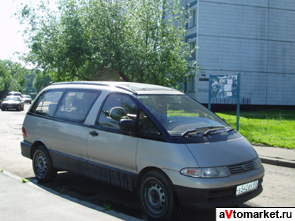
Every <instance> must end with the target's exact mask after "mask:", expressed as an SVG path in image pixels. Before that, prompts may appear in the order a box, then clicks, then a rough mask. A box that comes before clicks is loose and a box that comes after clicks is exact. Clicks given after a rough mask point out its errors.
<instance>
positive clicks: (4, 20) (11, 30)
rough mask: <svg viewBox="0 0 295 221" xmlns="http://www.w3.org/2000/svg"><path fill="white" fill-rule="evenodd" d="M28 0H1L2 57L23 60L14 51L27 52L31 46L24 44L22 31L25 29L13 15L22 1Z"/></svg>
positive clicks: (2, 58)
mask: <svg viewBox="0 0 295 221" xmlns="http://www.w3.org/2000/svg"><path fill="white" fill-rule="evenodd" d="M27 2H29V1H27V0H0V30H1V34H0V59H1V60H5V59H10V60H12V61H14V62H19V63H21V61H20V60H19V59H18V56H19V55H14V52H17V51H19V52H21V53H26V52H28V51H29V48H28V47H27V46H26V45H25V44H24V40H23V37H22V32H20V33H18V32H19V31H21V30H22V29H23V27H22V26H21V25H20V24H19V22H18V20H17V19H16V18H15V17H13V15H14V13H15V12H16V11H17V8H18V7H20V6H21V3H23V4H25V3H27Z"/></svg>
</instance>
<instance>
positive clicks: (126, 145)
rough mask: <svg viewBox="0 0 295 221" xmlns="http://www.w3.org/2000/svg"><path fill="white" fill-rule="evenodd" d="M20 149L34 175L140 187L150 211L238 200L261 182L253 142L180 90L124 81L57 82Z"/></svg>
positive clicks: (160, 216) (32, 115) (36, 107)
mask: <svg viewBox="0 0 295 221" xmlns="http://www.w3.org/2000/svg"><path fill="white" fill-rule="evenodd" d="M22 130H23V138H24V139H23V141H22V142H21V150H22V155H23V156H25V157H28V158H31V159H32V165H33V170H34V173H35V175H36V178H38V179H39V180H40V181H43V182H49V181H51V180H53V179H54V177H55V176H56V173H57V171H61V170H64V171H71V172H74V173H78V174H82V175H85V176H88V177H91V178H94V179H97V180H100V181H103V182H107V183H110V184H113V185H117V186H119V187H121V188H126V189H128V190H130V191H137V192H138V194H139V198H140V202H141V204H142V208H143V210H144V211H145V213H146V215H147V216H148V217H149V219H152V220H172V219H173V218H174V217H175V215H176V213H177V211H178V208H179V207H180V206H181V207H183V208H189V209H194V208H212V207H226V206H234V205H238V204H241V203H243V202H245V201H247V200H250V199H251V198H253V197H256V196H257V195H259V194H260V193H261V192H262V185H261V184H262V179H263V176H264V168H263V166H262V165H261V161H260V159H259V157H258V155H257V153H256V152H255V150H254V149H253V147H252V146H251V144H250V143H249V142H248V141H247V140H246V139H245V138H244V137H243V136H242V135H241V134H240V133H239V132H237V131H235V130H234V129H233V128H231V127H230V126H229V125H228V124H227V123H225V122H224V121H223V120H221V119H220V118H219V117H217V116H216V115H215V114H213V113H212V112H211V111H209V110H208V109H206V108H205V107H203V106H202V105H201V104H199V103H198V102H196V101H195V100H193V99H191V98H190V97H188V96H186V95H185V94H183V93H181V92H179V91H177V90H174V89H171V88H166V87H162V86H156V85H149V84H140V83H128V82H68V83H55V84H52V85H50V86H48V87H46V88H45V89H44V90H42V91H41V92H40V93H39V95H38V96H37V98H36V99H35V101H34V103H33V104H32V105H31V107H30V109H29V110H28V113H27V115H26V117H25V120H24V123H23V128H22Z"/></svg>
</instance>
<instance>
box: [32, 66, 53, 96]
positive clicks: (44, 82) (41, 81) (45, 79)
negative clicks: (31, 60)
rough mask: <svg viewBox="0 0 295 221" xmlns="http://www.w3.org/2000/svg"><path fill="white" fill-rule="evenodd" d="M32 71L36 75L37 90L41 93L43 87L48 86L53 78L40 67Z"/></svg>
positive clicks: (34, 85) (35, 85)
mask: <svg viewBox="0 0 295 221" xmlns="http://www.w3.org/2000/svg"><path fill="white" fill-rule="evenodd" d="M32 73H33V74H34V75H35V78H34V82H33V87H34V88H35V90H36V93H39V92H40V91H41V90H42V89H43V88H45V87H46V86H48V85H49V84H50V83H51V82H52V79H51V77H50V76H49V75H46V73H45V72H44V71H40V70H38V69H34V70H32Z"/></svg>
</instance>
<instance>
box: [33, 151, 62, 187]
mask: <svg viewBox="0 0 295 221" xmlns="http://www.w3.org/2000/svg"><path fill="white" fill-rule="evenodd" d="M32 163H33V170H34V173H35V176H36V178H37V179H38V180H40V181H42V182H50V181H52V180H54V178H55V177H56V174H57V170H56V169H55V168H53V165H52V161H51V158H50V155H49V152H48V150H47V149H46V147H45V146H44V145H40V146H38V147H37V148H36V150H35V152H34V155H33V161H32Z"/></svg>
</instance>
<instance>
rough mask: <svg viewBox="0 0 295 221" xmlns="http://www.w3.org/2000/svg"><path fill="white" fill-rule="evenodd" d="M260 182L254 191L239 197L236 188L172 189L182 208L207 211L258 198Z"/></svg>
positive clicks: (178, 187) (260, 189) (177, 187)
mask: <svg viewBox="0 0 295 221" xmlns="http://www.w3.org/2000/svg"><path fill="white" fill-rule="evenodd" d="M262 181H263V179H262V178H261V179H260V180H259V185H258V188H257V189H256V190H254V191H252V192H248V193H245V194H243V195H240V196H236V186H232V187H227V188H218V189H195V188H187V187H182V186H174V187H175V190H176V192H177V195H178V199H179V201H180V203H181V205H182V207H183V208H186V209H195V208H204V209H209V208H216V207H230V206H235V205H238V204H241V203H244V202H246V201H248V200H250V199H252V198H254V197H256V196H258V195H259V194H260V193H261V192H262V191H263V188H262V185H261V184H262Z"/></svg>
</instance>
